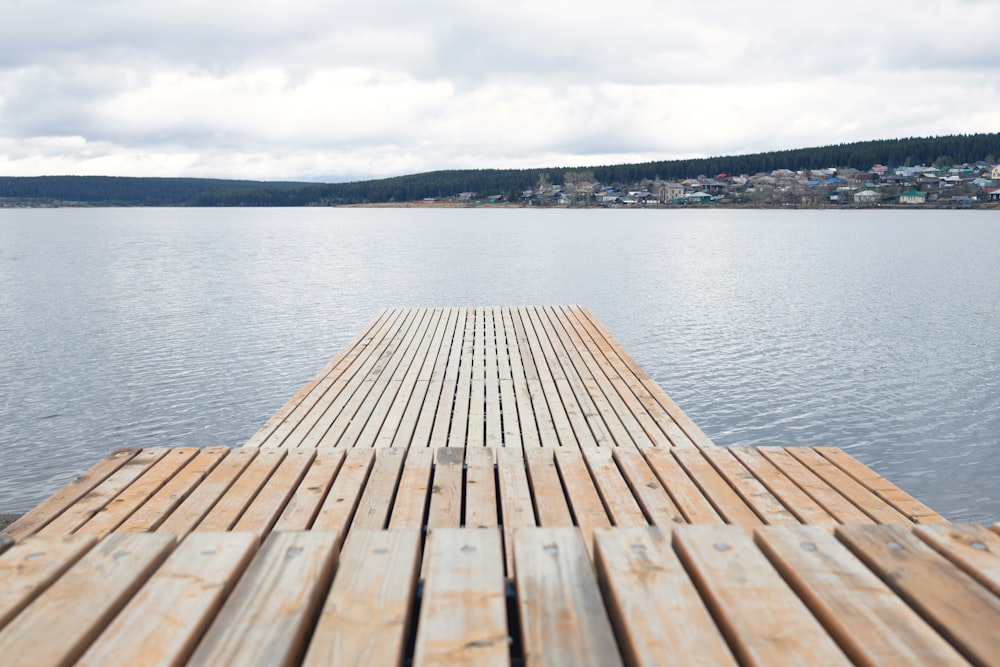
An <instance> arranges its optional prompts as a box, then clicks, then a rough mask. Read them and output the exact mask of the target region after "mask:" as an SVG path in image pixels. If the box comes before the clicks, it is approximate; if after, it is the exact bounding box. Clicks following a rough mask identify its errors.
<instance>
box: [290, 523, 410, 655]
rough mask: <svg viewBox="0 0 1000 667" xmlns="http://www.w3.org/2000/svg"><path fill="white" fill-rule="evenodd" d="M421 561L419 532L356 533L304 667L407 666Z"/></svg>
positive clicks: (324, 608) (328, 599)
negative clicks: (410, 627) (409, 632)
mask: <svg viewBox="0 0 1000 667" xmlns="http://www.w3.org/2000/svg"><path fill="white" fill-rule="evenodd" d="M419 559H420V531H419V530H378V531H375V530H364V531H359V532H356V533H354V534H353V535H352V537H351V540H350V542H349V543H348V544H346V545H345V547H344V550H343V552H342V553H341V556H340V565H339V567H338V569H337V575H336V577H335V578H334V581H333V587H332V588H331V589H330V594H329V596H328V597H327V598H326V602H325V603H324V604H323V609H322V612H321V613H320V617H319V621H318V622H317V624H316V630H315V631H314V632H313V634H312V639H311V641H310V643H309V648H308V650H307V652H306V656H305V660H304V661H303V663H302V664H303V665H304V667H321V666H323V665H338V666H340V665H343V666H344V667H347V666H350V665H355V666H357V667H361V666H363V665H386V666H387V667H388V666H390V665H393V666H397V667H399V666H401V665H403V661H404V658H405V644H404V642H405V639H406V634H407V631H408V628H409V626H410V624H411V622H412V620H411V616H412V611H413V603H412V600H413V596H414V593H415V589H416V585H417V569H418V565H417V564H418V562H419Z"/></svg>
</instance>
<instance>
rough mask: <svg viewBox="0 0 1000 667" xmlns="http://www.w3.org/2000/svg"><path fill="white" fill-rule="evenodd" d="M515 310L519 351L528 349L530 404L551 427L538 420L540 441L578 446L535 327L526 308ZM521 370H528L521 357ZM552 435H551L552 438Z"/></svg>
mask: <svg viewBox="0 0 1000 667" xmlns="http://www.w3.org/2000/svg"><path fill="white" fill-rule="evenodd" d="M516 312H517V319H515V326H518V324H520V326H521V331H522V332H523V335H524V342H523V343H522V344H521V350H522V353H523V351H524V350H525V349H527V350H530V356H531V359H532V370H531V375H530V376H529V378H528V388H529V390H530V391H531V403H532V408H533V409H534V411H535V415H536V418H540V417H541V416H542V415H544V416H545V418H546V419H548V420H550V421H551V431H550V429H549V424H547V423H543V422H541V421H540V422H539V431H540V435H541V443H542V445H543V446H555V445H563V446H567V447H579V446H580V444H579V442H578V441H577V439H576V435H575V434H574V432H573V427H572V425H571V421H570V418H569V407H568V406H567V405H566V402H565V400H564V399H563V397H562V396H561V395H560V394H559V389H558V385H557V384H556V380H555V378H554V377H553V374H552V368H551V366H550V363H549V358H548V356H547V355H546V353H545V349H544V348H543V347H542V342H541V340H540V338H541V336H540V335H539V334H538V332H537V331H536V329H535V325H534V322H533V321H532V317H531V314H530V309H528V308H518V309H517V311H516ZM543 333H544V332H543ZM525 372H526V373H527V372H528V365H527V360H526V361H525ZM543 406H544V407H543ZM572 407H573V409H575V405H572ZM553 435H554V436H555V438H552V436H553ZM588 444H590V445H594V444H595V443H593V442H590V443H588Z"/></svg>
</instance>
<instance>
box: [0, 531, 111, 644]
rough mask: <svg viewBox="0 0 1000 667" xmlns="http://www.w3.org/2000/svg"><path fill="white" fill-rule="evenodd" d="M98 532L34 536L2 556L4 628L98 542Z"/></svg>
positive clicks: (1, 612) (0, 581)
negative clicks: (92, 533) (96, 535)
mask: <svg viewBox="0 0 1000 667" xmlns="http://www.w3.org/2000/svg"><path fill="white" fill-rule="evenodd" d="M96 543H97V537H95V536H94V535H84V534H77V535H33V536H30V537H26V538H25V539H24V540H22V541H20V542H18V543H16V544H14V545H12V546H11V547H10V548H8V549H7V551H5V552H3V554H2V555H0V629H2V628H3V627H4V626H5V625H7V623H9V622H10V620H11V619H13V618H14V617H15V616H17V614H19V613H20V612H21V610H22V609H24V608H25V607H26V606H28V603H30V602H31V601H32V600H34V599H35V598H36V597H38V595H39V594H41V593H42V592H43V591H44V590H45V589H46V588H48V587H49V586H50V585H51V584H52V582H54V581H55V580H56V579H58V578H59V576H60V575H62V573H63V572H65V571H66V570H67V569H69V568H70V567H71V566H72V565H73V564H74V563H75V562H77V561H78V560H79V559H80V558H81V557H82V556H83V555H84V554H85V553H87V552H88V551H89V550H90V549H91V548H92V547H93V546H94V544H96Z"/></svg>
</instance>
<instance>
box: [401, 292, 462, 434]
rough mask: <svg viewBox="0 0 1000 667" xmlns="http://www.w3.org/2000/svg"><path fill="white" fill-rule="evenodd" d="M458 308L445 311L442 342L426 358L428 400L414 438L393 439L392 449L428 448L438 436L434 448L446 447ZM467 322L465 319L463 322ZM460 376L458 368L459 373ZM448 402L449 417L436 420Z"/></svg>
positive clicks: (423, 376)
mask: <svg viewBox="0 0 1000 667" xmlns="http://www.w3.org/2000/svg"><path fill="white" fill-rule="evenodd" d="M458 313H459V309H458V308H447V309H445V311H444V314H443V316H444V318H445V320H444V331H443V332H442V334H441V341H440V343H439V345H438V347H437V348H436V351H435V352H434V354H433V358H431V357H432V354H430V353H429V354H428V355H427V357H428V358H427V362H426V363H425V364H424V368H423V369H422V370H421V376H420V378H421V380H420V381H421V382H426V385H427V388H426V393H425V398H424V400H423V402H422V404H421V405H420V406H419V409H418V410H417V412H416V416H415V419H416V422H415V424H414V426H413V435H412V436H411V437H410V440H409V441H402V440H394V441H393V446H394V447H398V446H408V447H428V446H431V442H432V439H433V435H434V434H435V432H437V433H438V437H439V438H440V439H439V440H434V444H435V446H436V445H438V444H440V445H444V444H446V443H447V441H448V426H449V422H450V419H451V403H450V401H451V399H452V398H453V397H454V390H453V389H452V393H451V394H450V395H449V396H448V397H447V398H446V396H445V393H446V392H445V378H446V376H447V374H448V364H449V361H450V358H451V348H452V346H453V345H454V344H455V337H456V335H460V334H458V333H457V329H458V322H459V319H460V318H459V316H458ZM462 321H464V319H463V320H462ZM456 363H457V360H456ZM455 372H456V373H457V366H456V371H455ZM445 403H447V418H446V420H445V421H444V422H443V423H439V422H438V421H437V417H438V415H439V413H441V414H442V418H444V416H443V413H444V412H445Z"/></svg>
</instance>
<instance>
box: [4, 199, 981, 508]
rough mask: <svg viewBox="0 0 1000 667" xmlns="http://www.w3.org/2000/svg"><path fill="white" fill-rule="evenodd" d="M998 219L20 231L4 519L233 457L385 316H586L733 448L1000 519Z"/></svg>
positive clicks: (784, 214)
mask: <svg viewBox="0 0 1000 667" xmlns="http://www.w3.org/2000/svg"><path fill="white" fill-rule="evenodd" d="M998 249H1000V215H998V214H997V213H996V212H971V211H914V212H908V211H738V210H724V211H713V210H694V211H691V210H670V211H622V210H572V211H566V210H514V209H504V210H469V209H455V210H453V209H447V210H408V209H54V210H2V211H0V341H3V345H2V349H0V510H4V511H10V510H23V509H27V508H29V507H31V506H33V505H34V504H36V503H37V502H38V501H40V500H41V499H43V498H44V497H45V496H46V495H48V494H49V493H51V492H52V491H54V490H55V489H57V488H58V487H59V486H61V485H62V484H64V483H65V482H66V481H68V480H69V479H70V478H71V477H72V476H73V475H75V474H77V473H79V472H81V471H83V470H84V469H86V468H87V467H88V466H89V465H91V464H92V463H93V462H94V461H95V460H97V459H98V458H100V457H102V456H103V455H105V454H106V453H107V452H109V451H110V450H112V449H114V448H116V447H126V446H132V447H149V446H172V447H175V446H188V445H198V446H206V445H214V444H225V445H239V444H241V443H242V442H244V441H245V440H246V439H248V438H249V437H250V436H251V435H252V434H253V433H254V431H255V430H256V429H257V428H258V427H259V426H260V425H261V424H262V423H263V422H264V421H265V420H266V419H267V418H268V417H269V416H270V415H271V414H273V413H274V412H275V411H276V410H277V409H278V408H279V407H280V406H281V405H282V404H284V402H285V401H286V400H288V398H289V397H290V396H291V395H292V394H293V393H294V392H295V391H296V390H297V389H298V388H299V387H300V386H301V385H302V384H304V383H305V382H306V381H307V380H308V379H309V378H310V377H312V375H314V374H315V373H316V372H317V371H318V370H319V369H320V368H321V367H322V366H323V365H324V364H325V363H326V361H327V360H328V359H329V358H330V357H332V356H333V355H334V354H335V353H336V352H337V351H338V350H339V349H340V348H341V347H342V346H343V345H344V344H345V343H346V342H347V341H348V340H350V338H352V337H353V335H354V334H355V333H356V332H357V331H358V330H359V329H360V328H361V327H362V326H363V325H364V324H365V323H366V322H367V321H368V320H370V319H371V317H372V316H374V314H375V313H376V311H377V310H378V309H380V308H382V307H387V306H436V305H440V306H455V305H497V304H503V305H508V304H535V303H543V304H547V303H580V304H584V305H587V306H589V307H590V308H591V309H592V310H593V311H594V312H595V314H596V315H597V316H598V317H599V318H600V319H601V320H602V322H604V324H605V325H606V326H607V327H608V328H609V329H610V330H611V331H612V333H614V334H615V336H616V337H617V338H618V339H619V340H620V341H621V342H622V343H623V344H624V345H625V346H626V348H627V349H629V350H630V351H631V352H632V354H633V355H634V356H635V357H636V358H637V359H638V360H639V362H640V363H641V364H642V365H643V366H644V367H645V368H646V369H647V370H648V371H649V372H650V374H651V375H652V376H653V377H654V378H655V379H656V380H657V382H659V383H660V384H661V385H662V386H663V387H664V388H665V389H666V391H667V393H669V394H670V395H671V397H672V398H673V399H674V400H675V401H677V402H678V403H679V404H680V406H681V407H682V408H683V409H684V410H685V411H686V412H688V414H690V415H691V416H692V417H693V418H694V419H695V421H697V423H698V424H699V425H700V426H701V427H702V429H703V430H705V431H706V432H707V433H708V434H709V436H710V437H712V438H713V439H714V440H715V441H716V442H717V443H718V444H720V445H729V444H749V445H761V444H769V445H836V446H840V447H843V448H845V449H848V450H849V451H850V452H851V453H852V454H853V455H854V456H856V457H857V458H859V459H861V460H862V461H864V462H865V463H867V464H868V465H870V466H872V467H874V468H875V469H876V470H877V471H879V472H880V473H882V474H883V475H885V476H887V477H888V478H889V479H891V480H892V481H893V482H895V483H896V484H898V485H900V486H902V487H903V488H904V489H906V490H907V491H909V492H910V493H913V494H914V495H916V496H917V497H918V498H920V499H921V500H923V501H924V502H927V503H928V504H929V505H931V506H932V507H933V508H935V509H937V510H938V511H941V512H943V513H944V514H946V515H947V516H949V518H952V519H956V520H974V521H984V522H985V521H995V520H998V519H1000V490H998V489H997V485H996V480H997V479H1000V461H998V456H997V455H998V453H1000V333H998V332H1000V289H998V287H997V286H998V285H1000V252H998Z"/></svg>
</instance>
